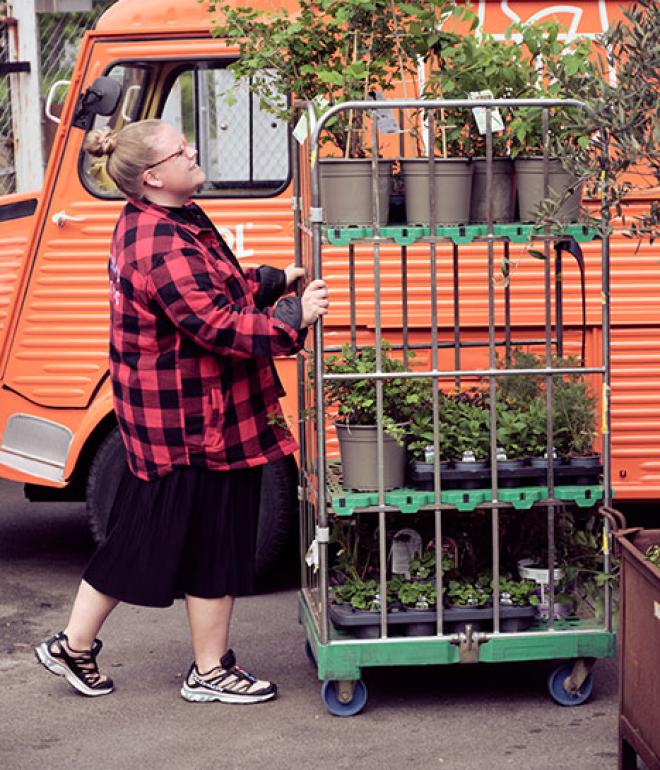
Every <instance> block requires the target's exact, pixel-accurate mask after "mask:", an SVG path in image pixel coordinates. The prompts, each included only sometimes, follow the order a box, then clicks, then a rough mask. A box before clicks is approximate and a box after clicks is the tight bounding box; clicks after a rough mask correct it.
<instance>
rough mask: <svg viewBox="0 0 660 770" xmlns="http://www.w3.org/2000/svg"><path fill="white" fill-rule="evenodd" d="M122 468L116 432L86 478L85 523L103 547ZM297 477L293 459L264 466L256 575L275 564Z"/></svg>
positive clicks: (292, 510)
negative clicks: (86, 521) (86, 522)
mask: <svg viewBox="0 0 660 770" xmlns="http://www.w3.org/2000/svg"><path fill="white" fill-rule="evenodd" d="M125 467H126V450H125V449H124V443H123V441H122V439H121V435H120V433H119V429H118V428H114V429H113V430H112V431H110V433H109V434H108V436H107V438H106V439H105V440H104V441H103V443H102V444H101V446H100V447H99V449H98V451H97V453H96V456H95V457H94V460H93V462H92V465H91V467H90V470H89V475H88V477H87V493H86V502H87V520H88V524H89V529H90V531H91V534H92V538H93V539H94V542H95V543H96V544H97V545H100V544H101V543H103V541H104V540H105V537H106V531H107V528H108V520H109V518H110V511H111V510H112V505H113V503H114V501H115V496H116V494H117V492H118V490H119V485H120V483H121V477H122V475H123V473H124V469H125ZM297 488H298V473H297V466H296V462H295V460H294V458H293V457H284V458H283V459H281V460H276V461H275V462H272V463H268V464H267V465H264V470H263V475H262V479H261V509H260V511H259V529H258V531H257V554H256V566H257V574H258V575H259V576H262V575H264V574H266V573H267V572H268V571H269V570H270V569H271V568H272V567H273V566H274V565H275V563H276V562H277V559H278V557H279V556H280V555H281V554H282V552H283V550H284V549H285V547H286V545H287V543H288V542H289V534H290V531H291V527H292V524H293V522H294V521H295V520H296V518H297V517H296V510H297V506H298V502H297V500H298V498H297Z"/></svg>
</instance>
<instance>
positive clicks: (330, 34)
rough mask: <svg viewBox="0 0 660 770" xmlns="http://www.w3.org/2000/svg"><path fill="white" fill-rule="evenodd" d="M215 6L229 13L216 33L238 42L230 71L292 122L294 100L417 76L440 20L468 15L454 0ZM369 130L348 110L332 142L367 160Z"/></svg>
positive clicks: (337, 121)
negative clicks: (276, 7) (267, 7)
mask: <svg viewBox="0 0 660 770" xmlns="http://www.w3.org/2000/svg"><path fill="white" fill-rule="evenodd" d="M208 7H209V10H210V12H211V13H215V12H216V11H217V10H220V11H221V13H222V16H223V18H222V20H221V21H220V22H219V23H218V24H217V25H216V26H215V29H214V30H213V34H214V35H218V36H221V37H224V38H227V39H230V40H233V41H235V42H236V43H237V45H238V49H239V59H238V60H237V61H236V62H235V63H233V64H231V65H230V66H229V69H230V70H232V71H233V72H234V74H235V75H236V76H237V78H238V79H239V80H243V81H245V80H249V82H250V87H251V89H252V91H253V93H255V94H257V96H258V97H259V101H260V104H261V106H262V108H264V109H266V110H267V111H269V112H271V113H272V114H274V115H276V116H277V117H279V118H281V119H284V120H289V119H290V118H291V117H292V116H293V113H294V111H293V109H292V102H291V101H290V100H289V97H291V98H297V99H301V100H305V101H309V102H311V103H316V104H317V106H318V105H319V101H321V102H322V103H324V104H327V105H332V104H335V103H337V102H340V101H349V100H364V99H368V98H370V96H371V94H372V93H373V92H381V93H387V92H389V91H391V90H392V89H393V88H394V87H395V84H396V83H397V82H400V81H405V79H406V78H407V77H412V78H415V77H416V75H417V56H418V55H419V54H420V53H421V52H423V51H426V50H428V49H429V48H433V46H435V45H437V44H438V42H439V41H440V39H441V37H442V32H441V31H440V30H439V29H438V21H439V19H440V18H441V17H442V16H443V15H444V14H447V13H449V14H454V15H458V14H461V13H463V9H457V8H455V7H454V6H453V4H452V3H451V2H448V1H447V0H425V2H419V1H417V2H416V1H415V0H411V1H410V2H407V3H403V4H401V3H394V2H392V0H298V3H297V5H296V7H295V8H294V9H292V10H279V11H275V12H272V11H264V10H255V9H252V8H249V7H238V8H234V7H231V6H227V5H221V4H220V3H216V2H214V1H213V0H211V2H208ZM321 109H322V108H321ZM364 129H365V125H364V113H363V112H355V113H349V114H346V113H341V114H340V115H338V116H336V117H335V118H334V119H333V120H332V122H331V124H330V123H329V124H328V130H327V138H328V139H329V141H330V142H331V143H332V144H333V145H334V146H335V147H336V148H337V149H338V150H339V151H340V152H341V154H342V155H344V156H346V157H356V158H360V157H365V156H366V155H367V146H368V144H369V138H368V137H367V136H365V133H364ZM365 140H366V141H365Z"/></svg>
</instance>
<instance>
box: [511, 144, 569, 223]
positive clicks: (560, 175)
mask: <svg viewBox="0 0 660 770" xmlns="http://www.w3.org/2000/svg"><path fill="white" fill-rule="evenodd" d="M515 169H516V187H517V190H518V209H519V213H520V221H521V222H533V221H534V211H535V209H536V208H537V207H538V205H539V204H540V203H541V202H542V201H543V200H544V198H545V196H544V194H543V158H516V160H515ZM548 171H549V174H548V188H549V189H550V190H554V191H555V192H556V193H563V192H564V191H565V190H567V189H568V188H569V187H572V186H573V185H574V184H575V177H574V176H573V174H571V173H570V172H568V171H565V170H564V167H563V166H562V164H561V161H560V160H559V158H551V159H550V160H549V161H548ZM581 198H582V185H578V187H577V188H576V189H575V190H574V192H573V193H572V194H571V196H570V198H569V199H568V200H567V201H566V202H565V203H564V204H563V206H562V207H561V208H560V209H559V212H558V214H557V218H558V219H560V220H562V221H565V222H577V220H578V217H579V214H580V200H581Z"/></svg>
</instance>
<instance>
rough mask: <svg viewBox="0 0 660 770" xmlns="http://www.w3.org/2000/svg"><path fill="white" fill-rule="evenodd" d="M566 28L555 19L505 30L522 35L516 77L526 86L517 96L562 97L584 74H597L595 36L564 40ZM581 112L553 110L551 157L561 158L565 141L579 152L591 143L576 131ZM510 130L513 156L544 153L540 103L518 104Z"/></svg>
mask: <svg viewBox="0 0 660 770" xmlns="http://www.w3.org/2000/svg"><path fill="white" fill-rule="evenodd" d="M562 31H564V30H563V29H562V27H561V25H560V24H558V23H557V22H552V21H548V22H543V23H535V24H525V23H520V24H514V25H512V26H511V27H509V28H508V29H507V31H506V36H507V38H508V39H509V40H510V39H512V38H513V36H514V35H518V36H519V40H518V41H517V42H516V43H515V45H516V47H517V48H518V49H519V51H520V55H519V56H517V57H516V58H515V64H516V66H517V67H519V72H518V73H517V75H516V82H517V83H518V84H522V88H520V90H519V92H518V93H517V94H516V96H518V97H520V98H544V99H557V98H562V97H563V96H565V90H566V89H571V88H572V87H573V85H574V84H575V83H577V82H578V80H579V79H581V78H582V77H583V76H586V77H589V76H592V75H594V74H595V67H594V64H593V63H592V56H593V46H592V43H591V41H590V40H589V39H588V38H570V39H565V40H564V39H560V33H561V32H562ZM562 82H563V83H564V84H565V85H564V86H562V85H561V83H562ZM577 112H578V110H577V108H561V109H551V110H549V113H548V151H549V154H550V156H551V157H563V153H564V152H565V148H566V147H567V146H571V147H573V148H575V149H576V150H580V151H585V150H586V149H587V148H588V147H589V134H588V133H586V132H584V131H582V130H578V124H577V123H576V120H575V119H576V114H577ZM510 132H511V156H512V157H513V158H515V157H517V156H518V155H522V156H529V155H542V154H543V131H542V109H541V108H539V107H530V108H521V109H517V110H516V111H515V115H514V116H513V118H512V120H511V122H510ZM568 168H569V167H567V169H568Z"/></svg>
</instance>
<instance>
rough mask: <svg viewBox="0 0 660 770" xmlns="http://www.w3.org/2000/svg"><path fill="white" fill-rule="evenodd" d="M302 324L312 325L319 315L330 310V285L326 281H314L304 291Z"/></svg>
mask: <svg viewBox="0 0 660 770" xmlns="http://www.w3.org/2000/svg"><path fill="white" fill-rule="evenodd" d="M301 302H302V326H303V328H304V327H306V326H311V325H312V324H313V323H315V322H316V321H317V320H318V318H319V316H322V315H325V314H326V313H327V312H328V307H329V306H330V303H329V302H328V287H327V284H326V282H325V281H322V280H320V279H319V280H316V281H312V282H311V283H310V284H309V286H308V287H307V288H306V289H305V291H304V292H303V295H302V298H301Z"/></svg>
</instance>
